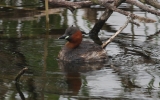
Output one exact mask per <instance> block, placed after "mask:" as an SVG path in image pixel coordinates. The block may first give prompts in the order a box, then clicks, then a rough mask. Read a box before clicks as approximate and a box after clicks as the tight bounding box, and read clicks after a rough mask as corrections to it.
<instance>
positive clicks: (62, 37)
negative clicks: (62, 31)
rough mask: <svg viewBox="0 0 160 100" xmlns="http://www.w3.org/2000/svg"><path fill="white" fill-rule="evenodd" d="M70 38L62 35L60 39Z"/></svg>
mask: <svg viewBox="0 0 160 100" xmlns="http://www.w3.org/2000/svg"><path fill="white" fill-rule="evenodd" d="M68 38H69V36H68V35H62V36H61V37H59V38H58V39H66V40H67V39H68Z"/></svg>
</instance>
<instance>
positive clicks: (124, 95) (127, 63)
mask: <svg viewBox="0 0 160 100" xmlns="http://www.w3.org/2000/svg"><path fill="white" fill-rule="evenodd" d="M32 1H33V2H29V0H28V1H27V0H22V1H21V0H19V1H16V0H15V1H12V2H11V1H10V2H9V0H4V1H1V2H0V6H1V7H0V47H1V48H0V99H1V100H17V99H18V100H21V99H23V98H26V99H31V100H32V99H38V100H39V99H47V100H79V99H80V100H96V99H109V100H124V99H127V100H158V99H159V98H160V88H159V87H160V85H159V84H160V78H159V76H160V70H159V68H160V63H159V59H160V58H159V56H158V54H159V52H158V51H159V48H158V47H159V30H160V24H159V22H160V18H159V17H157V16H155V15H151V14H148V13H147V12H142V10H140V9H139V8H137V7H132V6H130V5H127V4H122V5H121V6H120V8H122V9H124V8H126V7H127V10H132V9H133V10H134V12H133V13H135V14H138V15H139V16H145V17H150V18H153V19H155V20H156V21H157V22H156V23H148V24H146V23H140V25H141V26H140V27H137V26H134V25H132V24H129V25H128V26H127V28H125V29H124V30H123V32H122V33H121V35H119V36H118V39H121V40H124V41H125V40H126V41H128V42H127V43H128V44H127V45H126V44H125V43H122V42H120V43H118V42H112V43H110V44H109V45H108V46H107V48H106V50H107V53H108V55H109V56H110V59H111V60H110V61H109V62H107V63H105V64H99V63H95V64H90V65H87V64H86V65H84V64H83V65H81V64H79V65H77V64H61V63H59V62H57V55H58V52H59V50H60V49H61V47H62V46H63V45H64V43H65V41H64V40H58V39H57V38H58V37H59V36H61V35H62V34H63V33H64V31H65V29H66V28H67V27H69V26H71V25H74V26H77V27H79V28H80V29H81V30H83V31H85V32H86V33H88V32H89V30H90V29H91V28H92V27H93V26H94V23H95V22H96V21H97V19H98V18H99V17H100V15H101V14H102V13H103V9H97V8H94V9H89V8H88V9H87V8H86V9H78V10H76V11H75V12H74V13H73V14H72V13H71V12H70V11H69V10H66V9H62V8H59V9H51V10H50V12H51V14H50V15H49V18H50V22H49V26H50V30H49V32H48V31H47V30H46V24H45V13H44V10H43V3H42V1H37V0H32ZM125 20H126V17H125V16H123V15H121V14H118V13H113V14H112V16H111V17H110V18H109V20H108V21H107V22H106V23H105V25H104V26H103V28H102V30H101V31H100V34H99V37H100V38H101V39H102V40H103V41H105V40H106V38H108V37H110V36H111V35H112V34H114V33H115V32H116V31H117V30H118V29H119V28H120V27H121V26H122V25H123V23H124V22H125ZM156 32H157V33H156ZM85 39H86V40H88V39H89V38H88V36H85ZM144 43H147V44H149V47H152V46H153V48H155V51H156V53H155V54H157V56H155V55H153V56H152V58H151V59H150V58H147V57H144V56H143V55H141V54H139V53H137V52H131V51H128V52H126V50H125V49H124V48H126V47H127V48H131V49H132V48H137V46H140V47H142V46H144V47H145V46H146V44H144ZM149 47H148V48H149ZM151 51H154V49H153V50H152V49H151ZM153 53H154V52H153ZM66 66H69V68H70V67H71V66H72V67H71V70H72V71H73V68H75V70H76V68H77V66H84V67H88V66H89V67H91V68H92V71H87V72H84V71H83V72H78V73H68V69H66ZM24 67H28V68H29V70H27V71H26V73H25V74H24V75H23V76H22V77H21V79H20V81H19V83H18V84H16V83H15V81H14V80H15V77H16V75H17V74H18V73H19V71H20V70H21V69H22V68H24ZM69 71H70V70H69ZM21 93H22V94H21ZM20 94H21V95H20Z"/></svg>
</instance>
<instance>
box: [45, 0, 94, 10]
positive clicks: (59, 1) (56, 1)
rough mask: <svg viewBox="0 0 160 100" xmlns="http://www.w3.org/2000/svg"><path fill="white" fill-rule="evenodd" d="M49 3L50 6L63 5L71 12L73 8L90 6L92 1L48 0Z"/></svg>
mask: <svg viewBox="0 0 160 100" xmlns="http://www.w3.org/2000/svg"><path fill="white" fill-rule="evenodd" d="M48 2H49V5H50V6H51V7H65V8H68V9H70V10H71V11H72V12H73V11H74V10H75V9H78V8H82V7H90V6H91V5H93V4H94V3H93V2H91V1H81V2H71V1H64V0H49V1H48Z"/></svg>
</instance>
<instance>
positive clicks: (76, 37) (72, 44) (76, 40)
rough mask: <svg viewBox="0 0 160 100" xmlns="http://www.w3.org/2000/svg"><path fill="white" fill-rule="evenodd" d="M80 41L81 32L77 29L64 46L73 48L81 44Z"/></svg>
mask: <svg viewBox="0 0 160 100" xmlns="http://www.w3.org/2000/svg"><path fill="white" fill-rule="evenodd" d="M81 42H82V33H81V31H79V30H78V31H76V33H74V34H73V35H72V36H71V40H70V41H68V42H67V43H66V47H68V48H70V49H74V48H76V47H78V46H79V45H80V44H81Z"/></svg>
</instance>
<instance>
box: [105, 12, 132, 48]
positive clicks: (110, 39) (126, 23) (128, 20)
mask: <svg viewBox="0 0 160 100" xmlns="http://www.w3.org/2000/svg"><path fill="white" fill-rule="evenodd" d="M129 22H130V15H129V16H128V17H127V21H126V22H125V24H124V25H123V26H122V27H120V29H119V30H118V31H117V32H116V33H115V34H114V35H113V36H111V37H110V38H109V39H108V40H107V41H106V42H105V43H103V44H102V48H105V47H106V46H107V45H108V44H109V43H110V42H111V41H112V40H113V39H114V38H115V37H116V36H117V35H118V34H119V33H120V32H122V30H123V29H124V28H125V27H126V26H127V25H128V23H129Z"/></svg>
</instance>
